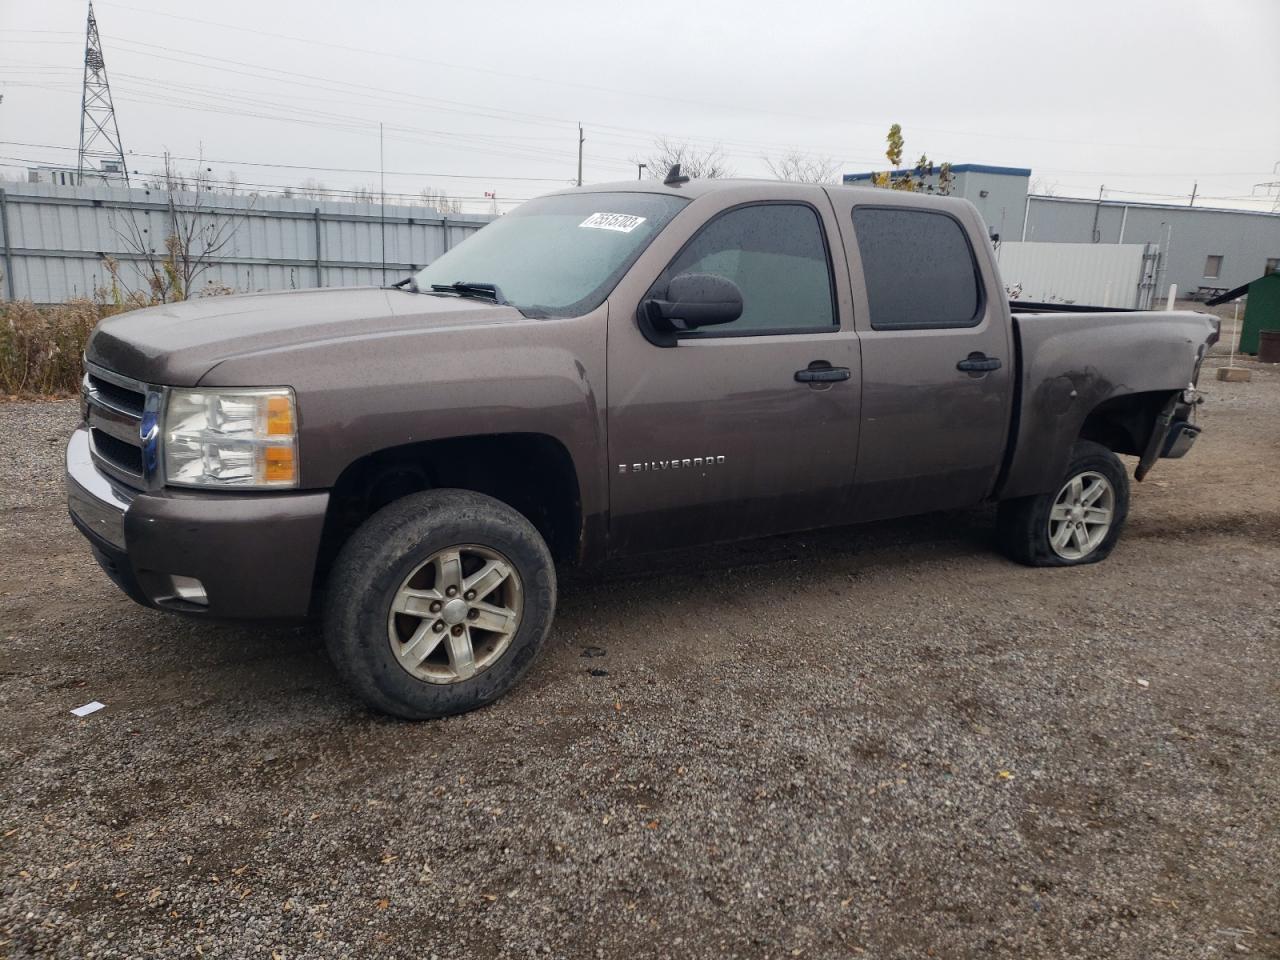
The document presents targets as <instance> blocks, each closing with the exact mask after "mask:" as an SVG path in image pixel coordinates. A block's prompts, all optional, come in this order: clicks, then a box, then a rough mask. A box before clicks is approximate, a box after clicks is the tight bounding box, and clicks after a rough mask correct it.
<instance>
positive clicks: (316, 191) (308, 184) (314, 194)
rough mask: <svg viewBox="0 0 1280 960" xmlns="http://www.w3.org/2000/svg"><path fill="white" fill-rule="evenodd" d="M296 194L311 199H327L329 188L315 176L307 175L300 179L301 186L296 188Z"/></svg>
mask: <svg viewBox="0 0 1280 960" xmlns="http://www.w3.org/2000/svg"><path fill="white" fill-rule="evenodd" d="M297 195H298V196H300V197H308V198H310V199H312V200H328V199H329V196H330V190H329V188H328V187H326V186H325V185H324V184H323V183H322V182H320V181H319V180H317V179H316V178H315V177H307V179H305V180H303V181H302V186H300V187H299V188H298V192H297Z"/></svg>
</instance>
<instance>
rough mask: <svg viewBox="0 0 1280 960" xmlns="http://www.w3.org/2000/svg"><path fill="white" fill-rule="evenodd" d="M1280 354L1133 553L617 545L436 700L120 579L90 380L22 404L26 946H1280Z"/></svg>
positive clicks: (73, 949)
mask: <svg viewBox="0 0 1280 960" xmlns="http://www.w3.org/2000/svg"><path fill="white" fill-rule="evenodd" d="M1213 362H1214V363H1217V362H1220V361H1216V360H1215V361H1213ZM1250 366H1251V367H1252V368H1253V370H1254V377H1253V381H1252V382H1251V383H1245V384H1225V383H1219V382H1218V381H1216V380H1215V379H1214V378H1213V373H1212V367H1210V368H1209V370H1207V371H1206V374H1205V377H1204V385H1205V387H1206V392H1207V393H1208V395H1209V397H1210V403H1208V404H1206V406H1205V407H1204V408H1203V423H1204V424H1205V427H1206V432H1205V434H1204V436H1203V437H1202V438H1201V441H1200V443H1199V444H1198V445H1197V447H1196V449H1195V450H1194V451H1193V453H1192V454H1191V455H1190V456H1189V457H1188V458H1186V459H1185V460H1182V461H1178V462H1165V463H1162V464H1160V465H1159V466H1158V468H1157V469H1156V471H1155V472H1154V473H1153V475H1152V478H1151V479H1150V480H1148V481H1147V482H1146V483H1144V484H1141V485H1135V503H1134V508H1133V516H1132V519H1131V526H1130V528H1129V530H1128V531H1127V534H1126V536H1125V538H1124V539H1123V540H1122V541H1121V544H1120V546H1119V547H1118V549H1117V550H1116V552H1115V553H1114V554H1113V556H1112V558H1111V559H1110V560H1109V561H1108V562H1106V563H1103V564H1100V565H1097V566H1093V567H1085V568H1080V569H1073V570H1059V571H1052V570H1031V569H1026V568H1022V567H1018V566H1015V565H1012V564H1010V563H1008V562H1006V561H1005V560H1003V559H1001V558H1000V557H999V556H998V555H996V554H995V553H994V552H993V550H992V549H991V543H990V540H991V534H990V529H991V520H992V517H991V511H990V510H978V511H972V512H966V513H960V514H948V515H943V516H931V517H924V518H917V519H913V520H908V521H900V522H893V523H882V524H876V525H873V526H870V527H865V528H860V529H853V530H850V529H844V530H833V531H826V532H823V533H820V534H807V535H803V536H789V537H779V538H773V539H770V540H766V541H760V542H755V543H750V544H739V545H731V546H725V547H717V548H714V549H712V550H708V551H702V552H699V553H692V552H690V553H687V554H684V555H680V556H677V557H675V558H672V557H670V556H668V557H661V558H657V559H653V560H645V561H640V562H630V563H627V564H621V565H617V566H613V567H611V568H608V569H606V570H605V571H603V573H602V574H601V575H600V576H597V577H594V578H591V579H586V578H582V577H574V578H571V579H569V581H568V582H567V583H566V584H565V586H564V591H563V599H562V603H561V609H560V615H559V619H558V620H557V623H556V626H555V627H554V629H553V633H552V636H551V640H550V642H549V645H548V648H547V650H546V651H545V653H544V655H543V656H542V658H541V659H540V661H539V662H538V663H537V664H536V665H535V667H534V668H533V670H532V671H531V672H530V674H529V675H528V676H527V678H526V680H525V681H524V683H523V684H522V685H521V686H520V687H519V688H518V689H517V690H516V691H515V692H514V693H513V694H511V695H510V696H508V697H507V698H506V699H505V700H503V701H501V702H500V703H499V704H498V705H496V706H494V707H491V708H489V709H486V710H483V711H480V712H478V713H475V714H471V715H468V716H466V717H461V718H456V719H451V720H447V721H443V722H436V723H426V724H416V725H414V724H405V723H398V722H392V721H388V720H384V719H380V718H378V717H375V716H371V715H370V714H369V713H367V712H366V711H365V710H364V709H363V708H362V707H361V706H360V705H359V704H358V703H356V702H355V701H354V700H353V699H352V697H351V696H350V695H349V694H348V693H347V692H346V691H345V690H344V689H343V688H342V686H341V685H340V684H339V682H338V680H337V678H336V677H335V675H334V672H333V670H332V668H331V667H330V666H329V664H328V662H327V661H326V659H325V656H324V653H323V650H322V649H321V648H320V646H319V645H318V643H317V641H316V637H315V635H314V632H312V631H310V630H264V629H261V628H256V629H250V628H244V627H233V626H225V625H224V626H217V625H210V624H204V623H193V622H188V621H184V620H181V619H176V618H173V617H170V616H166V615H163V614H160V613H157V612H153V611H148V610H144V609H141V608H139V607H136V606H134V605H133V604H131V603H130V602H129V601H127V600H125V599H124V598H123V597H121V596H119V595H117V593H116V592H115V591H114V588H112V587H111V586H110V584H109V583H108V582H107V580H106V578H105V577H104V576H102V575H101V574H100V573H99V572H98V570H97V568H96V567H95V566H94V564H93V562H92V560H91V559H90V557H89V553H88V550H87V548H86V547H85V545H84V543H83V542H82V541H81V539H80V537H79V535H78V534H76V533H75V532H74V531H73V529H72V528H71V526H70V524H69V523H68V521H67V519H66V516H65V512H64V503H63V496H62V490H61V479H60V472H61V466H60V457H61V454H62V447H63V444H64V441H65V438H66V436H67V434H68V432H69V431H70V429H71V428H72V424H73V421H74V420H75V417H76V410H75V405H74V404H73V403H45V404H29V403H10V404H0V509H3V523H2V525H0V636H3V639H4V643H3V645H2V646H0V726H2V729H3V732H2V733H0V764H2V779H0V801H2V805H3V806H2V809H3V823H2V824H0V835H2V839H0V944H2V945H0V955H4V954H6V953H7V954H8V955H11V956H15V957H29V956H51V957H127V956H128V957H132V956H174V957H177V956H184V957H185V956H192V955H193V954H200V955H203V956H205V957H240V956H261V957H301V956H316V957H353V956H360V957H375V956H377V957H382V956H386V957H414V958H424V960H425V958H429V957H433V956H434V957H438V958H441V960H443V958H489V957H533V956H553V957H575V958H576V957H586V958H591V957H631V956H634V957H673V958H674V957H679V958H690V957H714V958H725V957H750V958H757V957H791V956H810V957H832V958H835V957H840V958H848V957H857V956H864V955H865V956H868V957H896V956H903V957H907V956H910V957H920V956H936V957H979V956H981V957H989V956H1019V957H1028V956H1033V957H1055V958H1057V957H1081V958H1084V957H1089V958H1093V957H1132V958H1142V960H1150V958H1160V957H1178V958H1201V957H1215V956H1219V957H1220V956H1236V955H1250V956H1269V957H1278V956H1280V879H1278V878H1280V813H1278V811H1280V753H1278V752H1277V746H1276V745H1277V742H1280V607H1278V604H1277V600H1278V598H1280V483H1277V467H1280V370H1277V369H1275V368H1264V367H1262V366H1259V365H1257V364H1250ZM673 571H676V572H673ZM95 699H96V700H101V701H103V702H105V703H106V704H107V707H106V709H105V710H103V711H100V712H99V713H96V714H94V715H92V716H90V717H87V718H85V719H76V718H74V717H72V716H71V715H70V714H69V713H68V711H69V710H70V708H72V707H75V706H78V705H80V704H83V703H86V702H87V701H90V700H95Z"/></svg>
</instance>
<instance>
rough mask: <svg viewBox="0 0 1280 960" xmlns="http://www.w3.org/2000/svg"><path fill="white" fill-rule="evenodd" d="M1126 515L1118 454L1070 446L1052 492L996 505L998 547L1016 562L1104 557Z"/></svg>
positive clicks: (1061, 563)
mask: <svg viewBox="0 0 1280 960" xmlns="http://www.w3.org/2000/svg"><path fill="white" fill-rule="evenodd" d="M1128 514H1129V478H1128V476H1127V475H1126V474H1125V470H1124V464H1122V463H1121V462H1120V459H1119V458H1118V457H1117V456H1116V455H1115V454H1114V453H1112V452H1111V451H1110V450H1108V449H1107V448H1106V447H1104V446H1102V445H1101V444H1097V443H1093V442H1091V441H1088V440H1081V441H1080V442H1079V443H1077V444H1076V445H1075V447H1073V448H1072V451H1071V461H1070V463H1069V464H1068V465H1067V470H1066V475H1065V477H1064V478H1063V481H1062V485H1061V486H1060V487H1059V488H1058V489H1057V491H1056V492H1054V493H1045V494H1040V495H1038V496H1034V497H1022V498H1019V499H1017V500H1006V501H1004V502H1003V503H1001V504H1000V508H999V514H998V518H997V531H998V536H999V540H1000V546H1001V548H1002V549H1003V550H1004V552H1005V553H1006V554H1008V555H1009V556H1010V557H1011V558H1012V559H1014V560H1017V561H1018V562H1019V563H1025V564H1028V565H1030V566H1033V567H1069V566H1076V565H1079V564H1084V563H1097V562H1098V561H1099V560H1104V559H1106V557H1107V555H1108V554H1110V553H1111V551H1112V549H1113V548H1114V547H1115V545H1116V541H1117V540H1118V539H1119V538H1120V531H1121V529H1122V528H1123V526H1124V522H1125V519H1126V517H1127V516H1128Z"/></svg>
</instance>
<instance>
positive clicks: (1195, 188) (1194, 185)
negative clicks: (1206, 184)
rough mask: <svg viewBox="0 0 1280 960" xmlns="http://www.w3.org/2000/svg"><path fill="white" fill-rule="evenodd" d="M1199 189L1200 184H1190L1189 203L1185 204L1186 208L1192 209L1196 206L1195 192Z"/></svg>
mask: <svg viewBox="0 0 1280 960" xmlns="http://www.w3.org/2000/svg"><path fill="white" fill-rule="evenodd" d="M1199 189H1200V182H1199V181H1198V180H1197V181H1193V182H1192V184H1191V202H1190V203H1189V204H1187V206H1189V207H1194V206H1195V205H1196V191H1197V190H1199Z"/></svg>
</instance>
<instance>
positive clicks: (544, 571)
mask: <svg viewBox="0 0 1280 960" xmlns="http://www.w3.org/2000/svg"><path fill="white" fill-rule="evenodd" d="M555 602H556V574H555V567H554V565H553V563H552V560H551V554H550V552H549V551H548V550H547V545H546V543H545V542H544V541H543V539H542V537H541V536H539V534H538V531H537V530H535V529H534V527H533V525H532V524H531V523H530V522H529V521H528V520H527V519H526V518H525V517H524V516H522V515H521V514H520V513H518V512H516V511H515V510H513V509H512V508H511V507H509V506H507V505H506V504H505V503H502V502H501V501H498V500H495V499H493V498H492V497H487V496H484V495H482V494H478V493H472V492H470V491H467V490H431V491H427V492H425V493H418V494H414V495H412V496H408V497H405V498H404V499H402V500H397V501H396V502H395V503H392V504H390V505H389V506H387V507H384V508H383V509H382V510H380V511H379V512H378V513H376V514H374V515H373V516H372V517H370V518H369V519H368V520H367V521H365V523H364V525H363V526H361V527H360V529H359V530H357V531H356V532H355V534H354V535H352V537H351V539H350V540H348V541H347V543H346V544H345V545H344V546H343V548H342V550H341V552H340V553H339V555H338V558H337V561H336V562H335V563H334V566H333V570H332V571H331V573H330V575H329V590H328V595H327V597H326V602H325V610H324V633H325V642H326V645H327V647H328V649H329V656H330V658H331V659H332V660H333V663H334V665H335V666H336V667H337V668H338V672H339V673H341V674H342V675H343V677H344V679H346V681H347V682H348V683H349V684H350V685H351V687H352V689H354V690H355V691H356V692H357V693H358V694H359V695H360V696H361V698H362V699H364V701H365V702H366V703H368V704H369V705H370V706H372V707H373V708H374V709H376V710H380V711H381V712H383V713H388V714H391V715H392V716H397V717H402V718H404V719H406V720H423V719H427V718H429V717H442V716H447V715H449V714H455V713H464V712H466V711H468V710H474V709H475V708H477V707H481V706H484V705H485V704H487V703H490V702H492V701H494V700H496V699H497V698H498V697H500V696H502V695H503V694H504V693H506V692H507V691H508V690H510V689H511V688H512V687H513V686H515V684H516V682H517V681H518V680H519V679H520V676H521V675H522V674H523V673H524V671H525V670H526V669H527V668H528V666H529V664H530V662H532V660H533V658H534V655H535V654H536V653H537V652H538V649H539V647H541V645H542V641H543V639H544V638H545V637H546V634H547V630H548V629H549V628H550V626H551V618H552V616H553V615H554V613H555Z"/></svg>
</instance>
